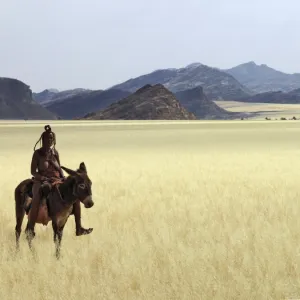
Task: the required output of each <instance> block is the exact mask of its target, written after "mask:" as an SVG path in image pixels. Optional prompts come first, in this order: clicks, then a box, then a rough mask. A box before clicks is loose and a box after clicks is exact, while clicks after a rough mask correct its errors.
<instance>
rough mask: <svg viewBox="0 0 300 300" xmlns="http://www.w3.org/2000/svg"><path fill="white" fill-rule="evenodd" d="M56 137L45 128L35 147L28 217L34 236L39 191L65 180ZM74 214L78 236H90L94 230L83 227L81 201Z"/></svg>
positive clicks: (75, 206) (77, 202) (76, 204)
mask: <svg viewBox="0 0 300 300" xmlns="http://www.w3.org/2000/svg"><path fill="white" fill-rule="evenodd" d="M39 142H41V143H42V145H41V147H40V148H39V149H37V150H36V149H35V148H36V146H37V144H38V143H39ZM55 145H56V135H55V133H54V132H53V131H52V130H51V127H50V126H49V125H46V126H45V131H44V132H43V133H42V135H41V137H40V139H39V140H38V141H37V143H36V144H35V146H34V149H33V151H34V152H33V156H32V160H31V174H32V176H33V177H34V184H33V188H32V194H33V197H32V204H31V212H30V215H29V217H28V224H27V227H26V231H30V232H31V234H33V235H35V234H34V226H35V222H36V220H37V217H38V211H39V204H40V194H39V189H40V187H41V185H42V184H43V183H45V182H48V183H51V182H53V181H55V180H61V179H64V174H63V171H62V169H61V167H60V159H59V154H58V151H57V150H56V149H55ZM73 214H74V216H75V224H76V235H77V236H80V235H84V234H89V233H91V232H92V231H93V228H89V229H84V228H83V227H82V226H81V207H80V201H79V200H77V201H76V202H75V204H74V205H73Z"/></svg>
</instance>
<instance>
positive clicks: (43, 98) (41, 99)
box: [33, 88, 92, 105]
mask: <svg viewBox="0 0 300 300" xmlns="http://www.w3.org/2000/svg"><path fill="white" fill-rule="evenodd" d="M89 92H92V91H91V90H88V89H81V88H77V89H73V90H65V91H61V92H60V91H58V90H54V89H47V90H44V91H42V92H40V93H33V99H34V100H35V101H36V102H38V103H41V104H43V105H44V104H46V103H50V102H55V101H62V100H65V99H67V98H70V97H74V96H76V95H81V94H87V93H89Z"/></svg>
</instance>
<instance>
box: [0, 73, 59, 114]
mask: <svg viewBox="0 0 300 300" xmlns="http://www.w3.org/2000/svg"><path fill="white" fill-rule="evenodd" d="M0 119H32V120H55V119H57V117H56V116H55V114H53V113H52V112H50V111H48V110H47V109H46V108H44V107H43V106H41V105H40V104H39V103H37V102H36V101H34V100H33V98H32V91H31V89H30V88H29V86H28V85H26V84H25V83H23V82H22V81H20V80H17V79H12V78H4V77H0Z"/></svg>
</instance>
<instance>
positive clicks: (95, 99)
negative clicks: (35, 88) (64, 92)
mask: <svg viewBox="0 0 300 300" xmlns="http://www.w3.org/2000/svg"><path fill="white" fill-rule="evenodd" d="M128 95H130V92H127V91H122V90H116V89H111V90H106V91H102V90H98V91H87V92H82V93H79V94H77V95H75V96H70V97H65V98H60V99H59V100H56V101H50V102H47V103H44V104H43V105H44V106H45V108H47V109H48V110H50V111H51V112H53V113H55V114H56V115H58V116H59V117H60V118H61V119H76V118H80V117H83V116H84V115H86V114H88V113H90V112H94V111H98V110H100V109H103V108H106V107H107V106H109V105H110V104H112V103H114V102H116V101H118V100H120V99H122V98H124V97H127V96H128Z"/></svg>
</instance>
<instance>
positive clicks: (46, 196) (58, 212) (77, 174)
mask: <svg viewBox="0 0 300 300" xmlns="http://www.w3.org/2000/svg"><path fill="white" fill-rule="evenodd" d="M61 168H62V169H63V170H64V171H66V172H67V173H68V174H69V175H70V176H68V177H67V178H66V179H65V180H64V181H62V182H56V183H54V184H52V185H51V186H50V185H49V184H43V185H42V186H41V190H40V193H41V203H40V207H39V213H38V218H37V220H36V223H38V224H43V225H47V224H48V223H49V222H50V221H52V228H53V233H54V242H55V245H56V257H57V258H59V256H60V247H61V240H62V235H63V229H64V226H65V224H66V223H67V220H68V218H69V216H70V215H71V214H72V213H73V204H74V203H75V202H76V201H77V200H78V199H79V200H80V201H81V202H82V203H83V205H84V207H85V208H91V207H92V206H93V205H94V202H93V200H92V182H91V180H90V178H89V177H88V174H87V169H86V166H85V164H84V163H83V162H82V163H81V164H80V166H79V169H78V170H77V171H73V170H70V169H68V168H66V167H63V166H62V167H61ZM32 186H33V180H32V179H26V180H24V181H22V182H21V183H20V184H19V185H18V186H17V187H16V189H15V208H16V223H17V224H16V227H15V232H16V247H17V250H18V249H19V239H20V235H21V230H22V222H23V219H24V215H25V213H27V214H28V217H29V216H30V204H31V200H32ZM25 232H26V238H27V241H28V245H29V248H30V249H32V240H33V238H34V236H35V234H34V232H31V231H30V230H27V231H25Z"/></svg>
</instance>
